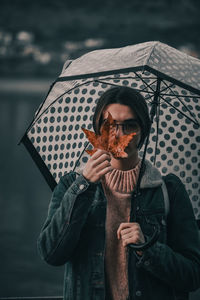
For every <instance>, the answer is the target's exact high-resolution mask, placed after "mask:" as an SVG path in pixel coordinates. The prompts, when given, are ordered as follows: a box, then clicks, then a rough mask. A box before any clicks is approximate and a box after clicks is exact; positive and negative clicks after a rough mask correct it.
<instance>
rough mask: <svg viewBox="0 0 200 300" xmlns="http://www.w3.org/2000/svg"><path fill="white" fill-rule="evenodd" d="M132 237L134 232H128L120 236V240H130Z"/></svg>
mask: <svg viewBox="0 0 200 300" xmlns="http://www.w3.org/2000/svg"><path fill="white" fill-rule="evenodd" d="M133 236H134V232H128V233H126V234H121V238H122V240H127V239H130V238H132V237H133Z"/></svg>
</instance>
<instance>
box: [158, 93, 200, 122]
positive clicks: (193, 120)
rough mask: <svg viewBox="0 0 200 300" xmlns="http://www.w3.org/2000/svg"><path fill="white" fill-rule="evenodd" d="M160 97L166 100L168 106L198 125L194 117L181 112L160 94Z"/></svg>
mask: <svg viewBox="0 0 200 300" xmlns="http://www.w3.org/2000/svg"><path fill="white" fill-rule="evenodd" d="M160 98H162V99H163V100H164V102H166V103H167V104H168V105H169V106H171V107H173V108H174V109H175V110H176V111H178V112H179V113H180V114H182V115H183V116H184V117H186V118H187V119H189V120H190V121H191V122H192V123H194V124H195V125H197V126H198V127H199V126H200V124H199V122H198V121H197V120H196V118H194V119H192V118H190V117H189V116H187V115H186V114H185V113H184V112H182V111H181V110H180V109H178V108H177V107H176V106H174V105H173V104H171V103H170V102H169V101H167V100H166V99H165V98H163V97H162V96H161V95H160Z"/></svg>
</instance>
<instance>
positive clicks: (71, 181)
mask: <svg viewBox="0 0 200 300" xmlns="http://www.w3.org/2000/svg"><path fill="white" fill-rule="evenodd" d="M94 192H95V184H92V183H91V184H90V183H89V182H88V181H87V180H86V179H85V178H84V177H83V176H82V175H80V176H79V177H78V178H77V179H76V178H75V173H72V174H70V173H69V174H67V175H65V176H63V177H62V178H61V180H60V182H59V183H58V185H57V186H56V188H55V189H54V191H53V194H52V199H51V201H50V205H49V210H48V215H47V219H46V222H45V224H44V226H43V228H42V230H41V233H40V235H39V238H38V242H37V245H38V251H39V254H40V256H41V257H42V259H43V260H45V261H46V262H47V263H49V264H52V265H62V264H64V263H66V262H67V261H68V260H69V259H70V257H71V255H72V254H73V250H74V249H75V247H76V245H77V243H78V241H79V237H80V233H81V230H82V227H83V225H84V224H85V221H86V219H87V215H88V212H89V210H90V206H91V203H92V201H93V198H94Z"/></svg>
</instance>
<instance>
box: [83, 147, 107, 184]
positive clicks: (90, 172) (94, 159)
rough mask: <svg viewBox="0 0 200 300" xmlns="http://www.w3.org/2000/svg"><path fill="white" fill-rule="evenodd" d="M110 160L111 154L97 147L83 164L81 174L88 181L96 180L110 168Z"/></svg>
mask: <svg viewBox="0 0 200 300" xmlns="http://www.w3.org/2000/svg"><path fill="white" fill-rule="evenodd" d="M110 160H111V156H110V154H109V153H108V152H107V151H105V150H100V149H98V150H97V151H96V152H95V153H94V154H93V155H92V156H91V158H90V159H89V160H88V162H87V164H86V165H85V168H84V170H83V176H84V177H85V178H86V179H87V180H89V181H90V182H93V183H95V182H98V181H99V180H100V179H101V178H102V177H103V176H104V175H105V174H107V173H108V172H110V171H111V170H112V166H111V164H110Z"/></svg>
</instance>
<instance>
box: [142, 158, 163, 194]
mask: <svg viewBox="0 0 200 300" xmlns="http://www.w3.org/2000/svg"><path fill="white" fill-rule="evenodd" d="M161 184H162V175H161V174H160V172H159V171H158V169H157V168H156V167H154V166H153V165H152V164H151V163H150V162H149V161H148V160H145V171H144V174H143V176H142V179H141V184H140V188H142V189H144V188H152V187H157V186H160V185H161Z"/></svg>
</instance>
